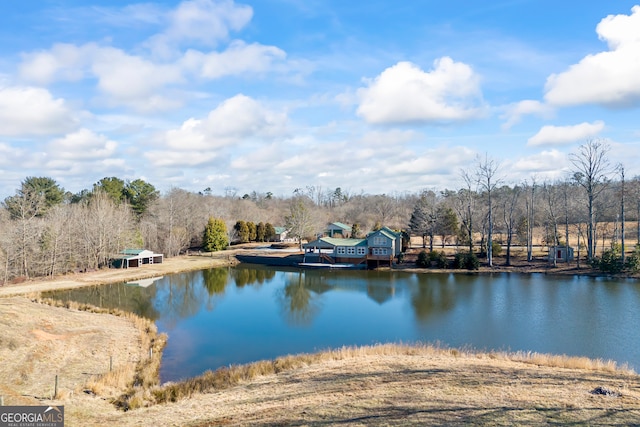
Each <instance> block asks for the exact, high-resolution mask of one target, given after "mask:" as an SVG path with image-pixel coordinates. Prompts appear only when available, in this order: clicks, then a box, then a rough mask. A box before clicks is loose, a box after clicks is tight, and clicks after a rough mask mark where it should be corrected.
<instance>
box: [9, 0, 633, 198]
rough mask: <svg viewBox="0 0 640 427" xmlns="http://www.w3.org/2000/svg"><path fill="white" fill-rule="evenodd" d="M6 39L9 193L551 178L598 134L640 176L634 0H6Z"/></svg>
mask: <svg viewBox="0 0 640 427" xmlns="http://www.w3.org/2000/svg"><path fill="white" fill-rule="evenodd" d="M636 1H637V0H636ZM0 40H2V42H1V43H0V196H2V197H4V196H7V195H10V194H13V192H14V191H15V189H16V188H17V187H18V186H19V184H20V182H21V181H22V180H23V179H24V178H25V177H27V176H49V177H52V178H54V179H56V180H57V181H58V182H59V183H60V184H61V185H62V186H63V187H65V188H66V189H67V190H69V191H72V192H77V191H80V190H81V189H83V188H90V187H91V185H92V184H93V183H94V182H96V181H98V180H99V179H100V178H102V177H105V176H117V177H120V178H123V179H130V180H133V179H136V178H142V179H145V180H147V181H148V182H150V183H152V184H153V185H155V186H156V188H158V189H160V190H162V191H166V190H169V189H170V188H171V187H180V188H184V189H187V190H193V191H201V190H204V189H205V188H207V187H210V188H211V189H212V191H213V193H214V194H224V192H225V189H229V188H234V189H236V190H237V191H238V192H239V193H240V194H244V193H249V192H251V191H257V192H262V193H265V192H267V191H270V192H272V193H274V194H276V195H282V196H288V195H290V194H291V193H292V191H293V190H294V189H295V188H300V187H302V188H304V187H307V186H315V187H320V188H322V189H333V188H336V187H341V188H342V189H343V190H347V191H349V192H351V193H360V192H364V193H369V194H381V193H387V194H390V193H394V192H399V193H402V192H406V191H408V192H415V191H419V190H421V189H425V188H431V189H444V188H458V187H459V186H460V171H461V170H465V169H466V170H469V169H470V168H472V165H473V163H474V159H476V158H477V156H489V157H490V158H492V159H495V160H497V161H499V162H500V167H501V170H500V176H502V177H503V179H504V181H506V182H507V183H515V182H518V181H521V180H524V179H530V178H531V177H534V176H535V177H536V178H537V179H538V180H544V179H549V180H553V179H556V178H562V177H565V176H567V175H568V174H569V172H570V169H571V165H570V162H569V160H568V153H572V152H576V150H577V148H578V147H579V146H580V145H581V144H584V143H585V142H586V141H587V140H589V139H605V140H607V141H608V143H609V144H610V146H611V151H610V155H609V159H610V162H611V163H612V164H616V163H618V162H622V163H623V164H624V165H625V167H626V169H627V176H632V175H635V174H640V161H639V160H640V120H639V118H640V5H636V4H635V3H634V2H629V1H624V0H619V1H615V2H605V1H591V2H584V1H574V0H566V1H557V0H554V1H549V0H495V1H492V2H478V1H475V0H473V1H472V0H449V1H447V2H442V1H438V2H436V1H428V0H405V1H402V2H397V1H390V0H367V1H344V0H246V1H241V0H238V1H232V0H186V1H182V2H180V1H156V2H141V3H134V2H129V1H122V0H95V1H80V0H40V1H36V0H27V1H22V2H16V1H3V2H1V3H0Z"/></svg>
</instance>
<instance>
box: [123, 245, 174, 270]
mask: <svg viewBox="0 0 640 427" xmlns="http://www.w3.org/2000/svg"><path fill="white" fill-rule="evenodd" d="M163 258H164V256H163V255H162V254H156V253H154V252H153V251H150V250H147V249H125V250H123V251H122V252H120V255H118V256H117V257H114V258H113V259H112V260H111V266H112V267H113V268H134V267H141V266H143V265H144V264H162V261H163Z"/></svg>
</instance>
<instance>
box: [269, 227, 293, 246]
mask: <svg viewBox="0 0 640 427" xmlns="http://www.w3.org/2000/svg"><path fill="white" fill-rule="evenodd" d="M274 229H275V231H276V235H275V236H273V241H275V242H288V241H291V239H289V238H287V233H288V230H287V229H286V228H285V227H274Z"/></svg>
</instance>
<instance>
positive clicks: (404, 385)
mask: <svg viewBox="0 0 640 427" xmlns="http://www.w3.org/2000/svg"><path fill="white" fill-rule="evenodd" d="M151 395H152V396H153V399H154V401H153V402H148V403H147V405H148V406H146V407H143V408H140V409H137V410H134V411H129V412H127V413H122V412H120V413H112V415H109V416H108V417H107V418H106V420H108V421H109V422H112V423H114V424H117V425H124V426H128V425H131V426H133V425H140V424H141V423H148V424H155V425H183V426H209V425H335V424H340V425H544V424H558V425H564V424H566V425H634V424H637V423H640V378H639V377H638V376H637V375H636V374H634V373H633V372H632V371H630V370H628V369H626V368H624V367H622V368H619V367H617V366H615V364H614V363H612V362H605V361H593V360H588V359H585V358H572V357H567V356H550V355H542V354H533V353H504V352H496V353H483V352H476V351H473V350H468V349H449V348H443V347H439V346H432V345H415V346H411V345H393V344H383V345H376V346H365V347H345V348H340V349H335V350H329V351H325V352H320V353H315V354H303V355H295V356H286V357H281V358H278V359H275V360H273V361H261V362H256V363H252V364H248V365H243V366H232V367H228V368H223V369H219V370H217V371H215V372H208V373H205V374H204V375H202V376H200V377H197V378H193V379H189V380H186V381H183V382H179V383H172V384H166V385H163V386H157V387H154V388H153V390H152V392H151ZM83 421H85V422H89V423H90V425H93V424H91V423H92V422H93V420H91V419H89V420H87V419H85V420H83Z"/></svg>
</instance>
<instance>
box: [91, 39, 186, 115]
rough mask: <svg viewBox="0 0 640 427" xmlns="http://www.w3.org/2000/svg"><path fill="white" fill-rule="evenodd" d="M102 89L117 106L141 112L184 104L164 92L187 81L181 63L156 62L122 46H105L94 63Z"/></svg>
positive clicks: (99, 85) (95, 72)
mask: <svg viewBox="0 0 640 427" xmlns="http://www.w3.org/2000/svg"><path fill="white" fill-rule="evenodd" d="M92 70H93V72H94V74H95V75H96V76H97V77H98V79H99V80H98V88H99V89H100V90H101V91H102V92H103V93H105V94H106V95H107V96H108V98H109V100H110V101H111V102H113V103H115V104H116V105H118V104H123V105H127V106H130V107H133V108H135V109H137V110H140V111H149V110H151V111H153V110H164V109H169V108H173V107H176V106H179V105H180V103H179V102H177V101H175V100H172V99H169V98H168V97H167V96H165V95H163V91H162V90H163V88H164V87H165V86H166V85H169V84H173V83H180V82H182V81H183V79H182V74H181V70H180V69H179V67H177V66H173V65H162V64H160V65H159V64H155V63H153V62H151V61H147V60H145V59H142V58H140V57H137V56H132V55H128V54H126V53H124V52H122V51H121V50H119V49H113V48H102V49H100V51H99V52H97V56H96V58H95V60H94V63H93V65H92Z"/></svg>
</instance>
